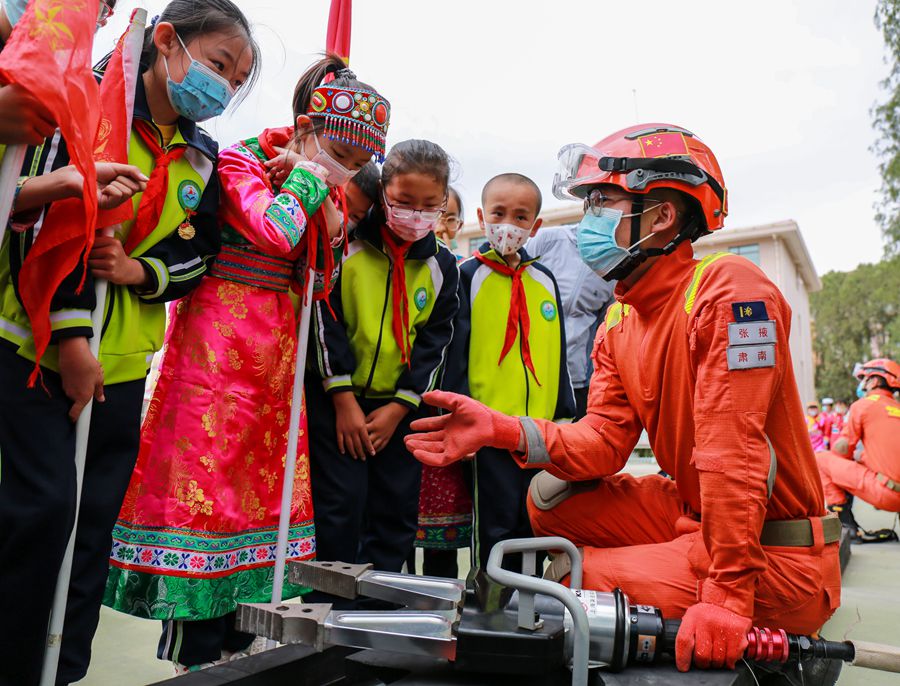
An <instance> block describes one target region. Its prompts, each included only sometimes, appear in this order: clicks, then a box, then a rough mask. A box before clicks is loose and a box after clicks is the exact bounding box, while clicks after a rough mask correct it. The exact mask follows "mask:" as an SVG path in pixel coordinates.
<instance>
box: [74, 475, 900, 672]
mask: <svg viewBox="0 0 900 686" xmlns="http://www.w3.org/2000/svg"><path fill="white" fill-rule="evenodd" d="M627 471H629V472H631V473H634V474H636V475H640V474H648V473H653V472H654V471H656V465H655V463H654V462H653V461H652V460H645V459H638V460H631V461H629V463H628V467H627ZM854 513H855V515H856V518H857V520H858V521H859V523H860V524H861V525H862V526H863V527H865V528H868V529H880V528H884V527H890V526H891V524H892V522H893V518H894V517H895V515H891V514H887V513H885V512H880V511H877V510H875V509H873V508H872V507H870V506H869V505H867V504H866V503H861V502H858V503H857V504H856V505H854ZM420 560H421V553H420ZM459 561H460V573H461V574H463V575H465V574H466V573H467V572H468V569H469V559H468V550H461V551H460V560H459ZM419 564H420V565H421V561H420V563H419ZM159 632H160V623H159V622H156V621H149V620H144V619H135V618H134V617H130V616H128V615H124V614H121V613H118V612H115V611H113V610H110V609H108V608H105V607H104V608H103V610H102V612H101V616H100V628H99V630H98V632H97V636H96V638H95V639H94V648H93V659H92V661H91V669H90V671H89V672H88V675H87V677H85V678H84V679H83V680H82V681H80V682H78V686H143V685H144V684H149V683H153V682H156V681H159V680H161V679H165V678H168V677H171V676H172V674H173V670H172V667H171V664H170V663H168V662H162V661H160V660H157V659H156V642H157V640H158V639H159ZM822 634H823V636H824V637H826V638H828V639H830V640H833V641H834V640H836V641H839V640H843V639H856V640H860V641H869V642H874V643H890V644H895V645H900V543H886V544H877V545H856V546H853V554H852V555H851V558H850V564H849V565H848V567H847V570H846V573H845V575H844V579H843V589H842V594H841V607H840V609H838V611H837V612H836V613H835V615H834V617H832V619H831V621H829V622H828V623H827V624H826V625H825V628H824V630H823V631H822ZM898 683H900V676H898V675H896V674H887V673H884V672H875V671H872V670H867V669H860V668H856V667H850V666H845V667H844V671H843V672H842V674H841V678H840V680H839V681H838V684H839V686H896V685H897V684H898Z"/></svg>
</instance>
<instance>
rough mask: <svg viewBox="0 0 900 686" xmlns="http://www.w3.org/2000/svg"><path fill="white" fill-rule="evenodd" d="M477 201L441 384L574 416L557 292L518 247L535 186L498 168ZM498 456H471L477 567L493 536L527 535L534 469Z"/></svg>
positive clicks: (534, 204)
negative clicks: (473, 248) (479, 235)
mask: <svg viewBox="0 0 900 686" xmlns="http://www.w3.org/2000/svg"><path fill="white" fill-rule="evenodd" d="M481 204H482V207H480V208H479V209H478V222H479V224H480V225H481V228H482V229H483V230H484V232H485V235H486V236H487V243H486V244H484V245H482V246H481V248H479V249H478V251H477V252H476V253H475V254H474V255H473V257H471V258H469V259H468V260H466V261H465V262H463V263H462V265H461V266H460V308H459V314H458V316H457V318H456V323H455V326H454V338H453V346H452V349H451V354H450V362H449V364H448V374H447V379H446V383H445V386H446V387H447V388H448V389H450V390H453V391H455V392H458V393H464V394H466V395H469V396H471V397H472V398H474V399H476V400H478V401H480V402H483V403H485V404H486V405H488V406H489V407H491V408H493V409H495V410H499V411H500V412H504V413H506V414H512V415H521V416H528V417H540V418H542V419H551V420H557V421H562V420H571V418H572V416H573V415H574V412H575V398H574V395H573V393H572V385H571V383H570V381H569V372H568V368H567V366H566V340H565V326H564V323H563V315H562V308H561V307H560V297H559V289H558V288H557V285H556V280H555V279H554V278H553V275H552V274H551V273H550V271H549V270H548V269H547V268H546V267H544V266H543V265H542V264H541V263H540V262H539V261H538V259H537V258H535V257H532V256H530V255H528V253H526V252H525V250H524V248H523V246H524V245H525V242H526V241H527V240H528V238H529V237H531V236H534V235H535V233H537V230H538V229H539V228H540V225H541V220H540V219H538V214H539V213H540V211H541V192H540V189H539V188H538V187H537V186H536V185H535V183H534V182H533V181H532V180H531V179H529V178H527V177H525V176H522V175H521V174H512V173H509V174H500V175H499V176H495V177H494V178H492V179H491V180H490V181H488V182H487V184H486V185H485V187H484V190H483V191H482V193H481ZM492 453H493V454H492ZM502 453H503V451H500V450H496V449H494V448H483V449H482V450H480V451H478V453H477V455H476V456H475V467H474V477H475V478H474V488H473V492H474V500H475V522H474V539H473V550H472V565H473V566H476V565H477V566H480V567H482V568H484V567H485V566H486V565H487V559H488V555H490V552H491V548H492V547H493V546H494V544H495V543H497V542H498V541H502V540H505V539H509V538H520V537H527V536H531V535H532V533H531V526H530V524H529V521H528V513H527V512H526V511H525V499H526V495H527V493H528V485H529V484H530V482H531V477H532V476H533V472H529V471H528V470H524V469H519V467H518V465H517V464H516V463H515V462H514V461H513V459H512V457H511V456H510V455H509V454H508V453H506V454H502ZM513 564H514V565H515V566H518V565H516V563H515V561H513ZM520 564H521V563H519V565H520Z"/></svg>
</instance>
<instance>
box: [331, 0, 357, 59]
mask: <svg viewBox="0 0 900 686" xmlns="http://www.w3.org/2000/svg"><path fill="white" fill-rule="evenodd" d="M352 4H353V1H352V0H331V11H330V12H329V13H328V34H327V36H326V38H325V50H326V51H328V52H333V53H335V54H336V55H338V56H340V57H342V58H343V59H344V62H348V63H349V61H350V19H351V16H352V14H353V12H352V9H351V5H352Z"/></svg>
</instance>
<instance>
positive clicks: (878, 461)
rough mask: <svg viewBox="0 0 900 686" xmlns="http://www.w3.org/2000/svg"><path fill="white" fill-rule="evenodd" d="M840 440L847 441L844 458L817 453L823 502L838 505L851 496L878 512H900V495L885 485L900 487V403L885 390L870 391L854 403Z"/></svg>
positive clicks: (826, 453) (829, 453)
mask: <svg viewBox="0 0 900 686" xmlns="http://www.w3.org/2000/svg"><path fill="white" fill-rule="evenodd" d="M841 438H845V439H846V440H847V441H848V442H849V448H848V452H847V456H846V457H845V456H843V455H838V454H837V453H836V452H834V451H833V450H832V451H829V452H822V453H816V459H817V461H818V463H819V474H821V476H822V485H823V486H824V487H825V501H826V502H827V503H828V504H829V505H840V504H841V503H843V502H846V500H847V493H852V494H853V495H858V496H859V497H860V498H862V499H863V500H865V501H866V502H867V503H871V504H872V505H874V506H875V507H877V508H878V509H879V510H887V511H888V512H900V492H898V491H896V490H893V489H891V488H888V486H887V485H886V482H888V481H891V482H894V483H895V484H897V488H900V447H898V446H900V403H898V402H897V401H896V400H894V396H893V395H892V394H891V392H890V391H888V390H885V389H883V388H878V389H875V390H874V391H871V392H870V393H869V394H868V395H867V396H866V397H865V398H862V399H860V400H857V401H856V402H855V403H853V405H852V407H851V408H850V417H849V418H848V419H847V421H846V423H845V424H844V428H843V429H842V430H841ZM859 441H862V443H863V446H864V448H865V451H864V453H863V456H862V459H861V460H860V461H859V462H856V461H855V460H854V459H853V451H854V449H855V448H856V444H857V443H858V442H859ZM832 445H834V442H832ZM879 474H880V475H882V476H881V478H879Z"/></svg>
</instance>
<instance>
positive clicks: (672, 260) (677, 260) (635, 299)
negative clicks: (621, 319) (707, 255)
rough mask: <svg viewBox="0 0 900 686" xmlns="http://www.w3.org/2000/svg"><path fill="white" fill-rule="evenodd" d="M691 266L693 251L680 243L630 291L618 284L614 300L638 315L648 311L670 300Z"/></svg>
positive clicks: (693, 261) (655, 264) (693, 262)
mask: <svg viewBox="0 0 900 686" xmlns="http://www.w3.org/2000/svg"><path fill="white" fill-rule="evenodd" d="M694 264H695V260H694V249H693V248H692V247H691V244H690V243H687V242H685V243H682V244H681V245H679V246H678V247H677V248H675V251H674V252H673V253H672V254H670V255H665V256H663V257H661V258H660V259H658V260H657V261H656V262H655V263H654V264H653V266H652V267H650V269H648V270H647V272H646V273H645V274H644V275H643V276H641V278H640V279H638V282H637V283H636V284H634V285H633V286H632V287H631V288H629V287H628V286H626V285H625V283H624V282H622V281H619V283H617V284H616V290H615V294H616V300H618V301H619V302H621V303H624V304H626V305H631V306H632V307H633V308H634V309H636V310H637V311H638V312H651V311H653V310H654V309H655V308H657V307H659V306H660V305H662V304H664V303H665V302H666V301H667V300H668V299H669V298H670V297H672V294H673V293H674V290H673V288H674V287H675V286H677V284H679V283H680V279H681V275H682V274H684V273H685V272H686V271H689V270H690V269H692V268H693V266H694Z"/></svg>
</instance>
